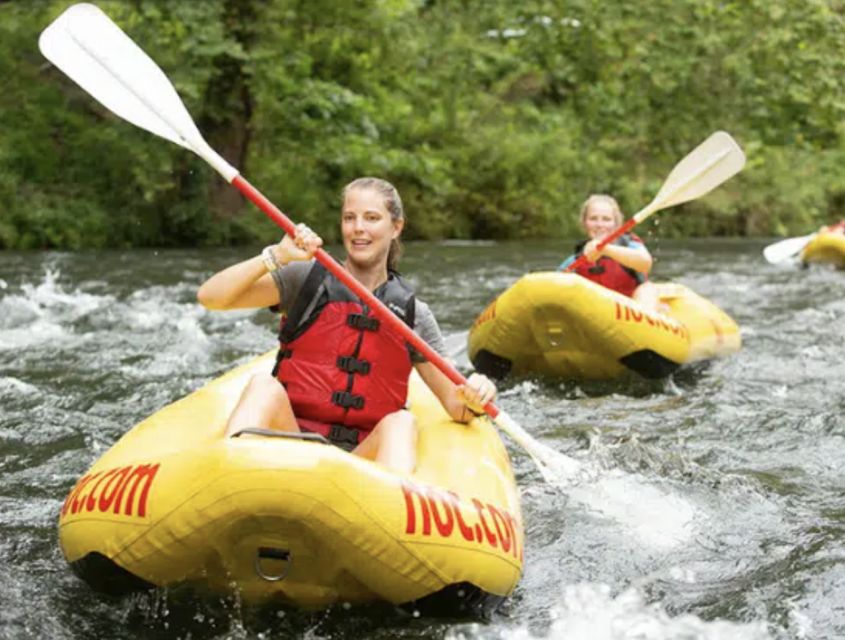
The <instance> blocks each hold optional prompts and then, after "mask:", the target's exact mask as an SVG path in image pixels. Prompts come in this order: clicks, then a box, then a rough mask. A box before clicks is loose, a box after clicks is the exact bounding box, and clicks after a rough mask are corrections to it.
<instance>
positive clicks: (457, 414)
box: [415, 362, 496, 422]
mask: <svg viewBox="0 0 845 640" xmlns="http://www.w3.org/2000/svg"><path fill="white" fill-rule="evenodd" d="M415 366H416V369H417V372H418V373H419V374H420V377H421V378H422V379H423V381H424V382H425V383H426V384H427V385H428V386H429V388H430V389H431V390H432V392H433V393H434V395H435V396H437V399H438V400H440V404H442V405H443V408H444V409H446V413H448V414H449V416H450V417H451V418H452V420H455V421H456V422H469V421H470V420H472V418H473V416H474V415H475V414H480V413H484V406H485V405H486V404H487V403H488V402H492V401H493V399H494V398H495V397H496V385H494V384H493V382H492V381H491V380H490V379H489V378H487V376H483V375H481V374H480V373H473V374H472V375H471V376H470V377H469V379H468V380H467V383H466V384H465V385H461V386H458V385H456V384H454V383H453V382H452V381H451V380H449V378H447V377H446V374H445V373H443V372H441V371H440V369H438V368H437V367H435V366H434V365H433V364H432V363H430V362H418V363H417V364H416V365H415Z"/></svg>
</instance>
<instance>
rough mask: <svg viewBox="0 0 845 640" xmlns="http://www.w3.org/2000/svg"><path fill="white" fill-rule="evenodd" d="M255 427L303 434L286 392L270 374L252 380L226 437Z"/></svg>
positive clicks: (232, 416) (233, 415) (233, 414)
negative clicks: (300, 431)
mask: <svg viewBox="0 0 845 640" xmlns="http://www.w3.org/2000/svg"><path fill="white" fill-rule="evenodd" d="M255 427H258V428H264V429H274V430H276V431H299V425H297V424H296V418H295V417H294V415H293V409H292V408H291V406H290V400H289V399H288V394H287V392H286V391H285V388H284V387H283V386H282V385H281V383H280V382H279V381H278V380H276V378H274V377H273V376H271V375H270V374H269V373H258V374H256V375H254V376H252V378H250V380H249V382H248V383H247V385H246V387H245V388H244V391H243V393H242V394H241V397H240V399H239V400H238V404H237V405H235V408H234V410H233V411H232V415H231V416H229V422H227V423H226V436H227V437H228V436H231V435H232V434H233V433H237V432H238V431H240V430H241V429H248V428H255Z"/></svg>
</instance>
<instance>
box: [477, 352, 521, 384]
mask: <svg viewBox="0 0 845 640" xmlns="http://www.w3.org/2000/svg"><path fill="white" fill-rule="evenodd" d="M472 365H473V366H474V367H475V370H476V371H478V372H479V373H483V374H484V375H485V376H490V377H491V378H494V379H496V380H501V379H502V378H504V377H506V376H507V375H508V374H509V373H510V372H511V367H512V366H513V362H511V361H510V360H508V359H507V358H503V357H502V356H497V355H496V354H495V353H490V352H489V351H487V349H481V350H480V351H479V352H478V353H476V354H475V356H474V357H473V358H472Z"/></svg>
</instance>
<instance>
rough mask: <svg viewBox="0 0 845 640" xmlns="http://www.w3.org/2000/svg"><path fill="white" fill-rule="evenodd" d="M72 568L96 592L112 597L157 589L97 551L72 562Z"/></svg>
mask: <svg viewBox="0 0 845 640" xmlns="http://www.w3.org/2000/svg"><path fill="white" fill-rule="evenodd" d="M70 568H71V569H73V572H74V573H75V574H76V575H78V576H79V577H80V578H82V579H83V580H85V582H87V583H88V585H89V586H90V587H91V588H92V589H94V591H99V592H100V593H105V594H108V595H110V596H125V595H127V594H129V593H135V592H137V591H149V590H151V589H155V588H156V586H155V585H154V584H153V583H152V582H147V581H146V580H143V579H141V578H139V577H138V576H136V575H135V574H134V573H131V572H129V571H127V570H126V569H124V568H123V567H121V566H119V565H117V564H115V562H114V561H112V560H111V559H109V558H107V557H106V556H104V555H103V554H102V553H97V552H96V551H94V552H92V553H89V554H88V555H86V556H85V557H84V558H80V559H79V560H77V561H75V562H71V563H70Z"/></svg>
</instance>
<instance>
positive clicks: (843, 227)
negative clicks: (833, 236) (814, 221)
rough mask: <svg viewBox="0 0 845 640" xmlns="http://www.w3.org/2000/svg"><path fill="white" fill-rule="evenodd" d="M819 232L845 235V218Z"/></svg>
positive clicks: (822, 228)
mask: <svg viewBox="0 0 845 640" xmlns="http://www.w3.org/2000/svg"><path fill="white" fill-rule="evenodd" d="M819 233H838V234H840V235H845V220H840V221H839V222H837V223H835V224H830V225H827V226H824V227H821V228H820V229H819Z"/></svg>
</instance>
